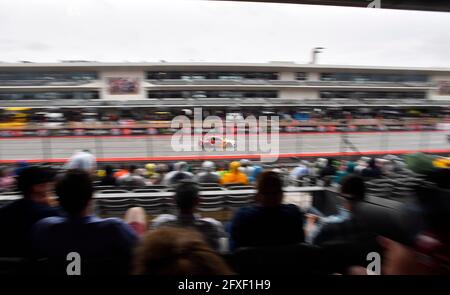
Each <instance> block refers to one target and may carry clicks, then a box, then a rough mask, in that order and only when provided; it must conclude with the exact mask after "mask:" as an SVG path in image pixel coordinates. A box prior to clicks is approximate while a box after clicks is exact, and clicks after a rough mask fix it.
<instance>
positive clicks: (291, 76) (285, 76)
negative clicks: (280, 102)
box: [279, 72, 295, 81]
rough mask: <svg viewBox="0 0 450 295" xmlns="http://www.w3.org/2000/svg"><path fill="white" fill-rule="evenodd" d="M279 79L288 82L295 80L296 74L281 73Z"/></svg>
mask: <svg viewBox="0 0 450 295" xmlns="http://www.w3.org/2000/svg"><path fill="white" fill-rule="evenodd" d="M279 78H280V80H287V81H292V80H295V72H280V74H279Z"/></svg>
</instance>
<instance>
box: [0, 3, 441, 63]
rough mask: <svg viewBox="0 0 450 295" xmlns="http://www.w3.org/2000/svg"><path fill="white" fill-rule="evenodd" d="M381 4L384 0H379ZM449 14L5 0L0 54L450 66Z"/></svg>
mask: <svg viewBox="0 0 450 295" xmlns="http://www.w3.org/2000/svg"><path fill="white" fill-rule="evenodd" d="M382 3H383V1H381V4H382ZM449 16H450V15H449V13H442V12H422V11H398V10H385V9H369V8H348V7H329V6H327V7H325V6H310V5H290V4H263V3H237V2H216V1H197V0H164V1H159V0H141V1H140V0H95V1H93V0H33V1H29V0H0V61H6V62H15V61H19V60H29V61H35V62H56V61H59V60H68V59H72V60H75V59H76V60H96V61H105V62H107V61H110V62H121V61H133V62H139V61H159V60H166V61H205V62H268V61H295V62H298V63H306V62H308V61H309V58H310V50H311V48H313V47H315V46H323V47H326V50H325V52H324V53H323V54H322V55H321V56H320V58H319V63H321V64H353V65H387V66H436V67H450V30H449V28H450V17H449Z"/></svg>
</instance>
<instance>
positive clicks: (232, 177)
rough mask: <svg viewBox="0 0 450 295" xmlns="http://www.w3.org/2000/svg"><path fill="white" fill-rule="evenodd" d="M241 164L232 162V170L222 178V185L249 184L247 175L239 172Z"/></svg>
mask: <svg viewBox="0 0 450 295" xmlns="http://www.w3.org/2000/svg"><path fill="white" fill-rule="evenodd" d="M239 167H240V164H239V162H231V163H230V169H229V170H228V172H226V173H224V174H223V176H222V178H221V179H220V183H221V184H229V183H240V184H244V185H245V184H248V178H247V175H246V174H245V173H243V172H241V171H239Z"/></svg>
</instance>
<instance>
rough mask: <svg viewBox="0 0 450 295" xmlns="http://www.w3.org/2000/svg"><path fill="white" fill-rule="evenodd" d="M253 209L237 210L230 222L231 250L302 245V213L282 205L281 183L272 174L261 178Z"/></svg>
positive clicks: (272, 172)
mask: <svg viewBox="0 0 450 295" xmlns="http://www.w3.org/2000/svg"><path fill="white" fill-rule="evenodd" d="M255 199H256V203H257V204H256V205H254V206H249V207H243V208H240V209H239V210H238V211H237V212H236V214H235V215H234V217H233V218H232V221H231V227H230V230H231V232H230V233H231V242H230V246H231V248H232V249H237V248H240V247H259V246H261V247H262V246H281V245H290V244H297V243H301V242H303V241H304V232H303V221H304V218H303V213H302V212H301V211H300V209H299V208H298V207H297V206H296V205H292V204H283V203H282V201H283V182H282V180H281V178H280V176H279V175H278V173H276V172H274V171H265V172H263V173H262V174H260V176H259V178H258V182H257V193H256V197H255Z"/></svg>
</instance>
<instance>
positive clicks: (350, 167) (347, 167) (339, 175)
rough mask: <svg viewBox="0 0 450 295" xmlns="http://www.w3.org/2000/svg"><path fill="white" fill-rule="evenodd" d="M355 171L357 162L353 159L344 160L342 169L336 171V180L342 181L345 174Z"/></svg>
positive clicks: (337, 181)
mask: <svg viewBox="0 0 450 295" xmlns="http://www.w3.org/2000/svg"><path fill="white" fill-rule="evenodd" d="M354 172H355V163H354V162H352V161H346V162H345V161H344V162H342V163H341V167H340V170H339V171H337V172H336V177H335V178H334V182H336V183H341V181H342V179H344V177H345V176H347V175H350V174H353V173H354Z"/></svg>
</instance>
